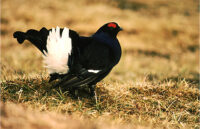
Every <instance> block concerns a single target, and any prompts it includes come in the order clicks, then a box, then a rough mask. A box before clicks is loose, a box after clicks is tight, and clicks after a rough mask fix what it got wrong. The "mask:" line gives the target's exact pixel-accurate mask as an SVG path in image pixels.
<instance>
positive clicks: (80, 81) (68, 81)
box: [54, 69, 106, 89]
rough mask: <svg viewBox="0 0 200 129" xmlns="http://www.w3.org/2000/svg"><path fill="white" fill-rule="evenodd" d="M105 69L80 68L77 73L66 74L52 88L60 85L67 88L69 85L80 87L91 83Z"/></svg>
mask: <svg viewBox="0 0 200 129" xmlns="http://www.w3.org/2000/svg"><path fill="white" fill-rule="evenodd" d="M105 72H106V70H101V71H100V70H86V69H82V70H81V71H80V73H79V74H67V75H66V76H65V77H64V78H62V79H61V81H60V82H58V83H57V84H56V85H55V86H54V88H56V87H61V88H62V89H67V88H70V87H81V86H85V85H89V84H90V83H93V82H94V81H95V80H98V77H99V76H101V75H102V74H104V73H105Z"/></svg>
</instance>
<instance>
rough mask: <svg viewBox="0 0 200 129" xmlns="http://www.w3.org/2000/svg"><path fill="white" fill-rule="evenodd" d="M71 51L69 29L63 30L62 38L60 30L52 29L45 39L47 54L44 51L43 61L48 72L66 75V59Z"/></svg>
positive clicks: (57, 28) (67, 68)
mask: <svg viewBox="0 0 200 129" xmlns="http://www.w3.org/2000/svg"><path fill="white" fill-rule="evenodd" d="M71 51H72V42H71V38H70V37H69V29H68V28H64V29H63V32H62V36H61V35H60V28H59V27H56V29H55V28H52V31H50V32H49V36H48V37H47V52H45V51H44V55H45V56H43V59H44V64H45V66H44V67H46V68H47V69H48V72H49V73H50V74H51V73H59V74H66V73H67V72H68V70H69V67H68V58H69V55H70V54H71Z"/></svg>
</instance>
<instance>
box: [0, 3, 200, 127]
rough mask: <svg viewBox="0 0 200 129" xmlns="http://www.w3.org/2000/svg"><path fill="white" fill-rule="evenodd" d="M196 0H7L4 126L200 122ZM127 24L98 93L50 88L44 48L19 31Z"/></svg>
mask: <svg viewBox="0 0 200 129" xmlns="http://www.w3.org/2000/svg"><path fill="white" fill-rule="evenodd" d="M198 8H199V6H198V0H148V1H147V0H112V1H109V0H102V1H97V0H79V1H74V0H66V1H65V0H42V1H36V0H2V1H1V123H0V124H1V127H2V129H4V128H5V129H6V128H10V129H13V128H15V129H17V128H19V129H22V128H24V129H25V128H26V129H27V128H30V129H39V128H52V129H56V128H59V129H64V128H73V129H78V128H91V129H93V128H97V129H103V128H109V129H110V128H114V129H116V128H120V129H121V128H126V129H127V128H138V129H140V128H199V119H200V118H199V111H198V109H199V102H198V95H199V91H198V86H199V67H198V54H199V47H198V42H199V32H198V28H199V26H198V24H199V22H198V15H199V11H198ZM110 21H115V22H117V23H119V25H120V26H122V27H123V29H124V31H122V32H120V33H119V35H118V39H119V41H120V42H121V47H122V51H123V54H122V58H121V61H120V63H119V64H118V65H117V66H116V67H115V68H114V69H113V71H112V72H111V73H110V74H109V76H107V77H106V78H105V79H104V80H103V81H101V82H99V83H98V84H97V89H96V93H97V95H96V97H94V98H87V97H83V96H80V97H79V98H78V99H73V98H72V97H70V95H69V93H68V92H62V91H60V90H52V91H49V92H46V91H47V90H48V89H49V88H50V87H51V86H52V84H51V83H48V79H49V76H48V73H47V71H46V69H45V68H43V66H42V63H43V62H42V54H41V53H40V52H39V51H38V50H37V49H36V48H35V47H34V46H32V45H31V44H30V43H28V42H27V41H26V42H25V43H24V44H23V45H19V44H18V43H17V41H16V40H15V39H14V38H13V36H12V34H13V32H14V31H16V30H20V31H26V30H27V29H30V28H33V29H41V28H42V27H46V28H49V29H50V28H51V27H56V26H60V27H65V26H66V27H69V28H71V29H73V30H76V31H77V32H78V33H79V34H80V35H85V36H89V35H91V34H92V33H94V32H95V31H96V30H97V29H98V28H99V27H100V26H101V25H103V24H104V23H106V22H110Z"/></svg>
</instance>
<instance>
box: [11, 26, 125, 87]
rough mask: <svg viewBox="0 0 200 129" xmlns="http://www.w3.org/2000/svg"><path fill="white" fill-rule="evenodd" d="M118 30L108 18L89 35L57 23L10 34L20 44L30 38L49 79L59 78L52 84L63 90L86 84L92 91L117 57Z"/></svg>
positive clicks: (118, 57)
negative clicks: (86, 35) (41, 58)
mask: <svg viewBox="0 0 200 129" xmlns="http://www.w3.org/2000/svg"><path fill="white" fill-rule="evenodd" d="M121 30H122V29H121V28H120V27H119V25H118V24H117V23H115V22H109V23H107V24H105V25H103V26H102V27H100V28H99V29H98V30H97V32H96V33H94V34H93V35H92V36H90V37H84V36H79V35H78V33H77V32H75V31H73V30H71V29H68V28H59V27H56V28H52V29H50V30H47V29H46V28H44V27H43V28H42V29H41V30H40V31H37V30H34V29H30V30H28V31H27V32H21V31H16V32H15V33H14V34H13V36H14V38H16V39H17V41H18V42H19V43H20V44H21V43H23V42H24V40H28V41H30V42H31V43H32V44H33V45H35V46H36V47H37V48H38V49H39V50H40V51H41V52H42V53H43V59H44V64H45V66H44V67H46V68H47V69H48V72H49V74H50V80H49V81H50V82H51V81H53V80H55V79H60V81H59V82H58V83H57V84H56V85H55V86H54V87H58V86H60V87H61V88H62V89H64V90H66V89H68V88H70V87H73V88H78V87H81V86H86V85H87V86H89V88H91V91H94V88H95V86H96V83H97V82H99V81H100V80H102V79H103V78H104V77H105V76H107V75H108V74H109V72H110V71H111V70H112V68H113V67H114V66H115V65H116V64H117V63H118V62H119V60H120V57H121V47H120V44H119V41H118V39H117V37H116V36H117V34H118V32H119V31H121Z"/></svg>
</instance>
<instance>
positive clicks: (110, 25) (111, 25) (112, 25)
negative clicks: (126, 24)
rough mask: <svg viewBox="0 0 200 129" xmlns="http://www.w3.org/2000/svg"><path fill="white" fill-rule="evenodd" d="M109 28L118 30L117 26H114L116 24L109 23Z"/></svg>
mask: <svg viewBox="0 0 200 129" xmlns="http://www.w3.org/2000/svg"><path fill="white" fill-rule="evenodd" d="M108 27H113V28H116V27H117V26H116V24H114V23H109V24H108Z"/></svg>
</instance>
